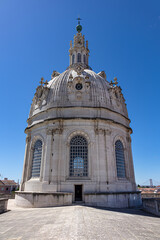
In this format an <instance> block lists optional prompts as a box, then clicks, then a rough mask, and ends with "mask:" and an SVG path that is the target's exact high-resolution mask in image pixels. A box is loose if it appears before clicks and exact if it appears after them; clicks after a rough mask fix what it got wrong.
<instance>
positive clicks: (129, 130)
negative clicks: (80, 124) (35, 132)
mask: <svg viewBox="0 0 160 240" xmlns="http://www.w3.org/2000/svg"><path fill="white" fill-rule="evenodd" d="M74 119H79V120H80V119H82V120H83V119H85V120H90V121H91V120H93V121H94V120H103V121H106V122H108V123H113V124H117V125H120V126H122V127H124V128H125V129H127V131H128V132H129V133H132V129H131V128H130V127H127V126H125V125H124V124H122V123H119V122H116V121H114V120H111V119H106V118H87V117H81V118H80V117H78V118H77V117H75V118H73V117H71V118H50V119H45V120H43V121H42V122H40V123H36V124H34V125H32V126H29V127H27V128H26V129H25V133H28V132H29V131H30V130H31V129H32V128H34V127H35V126H41V125H43V124H44V123H46V122H48V123H49V122H51V121H55V120H62V121H64V120H74ZM57 129H58V131H62V129H63V127H62V128H61V127H58V128H57ZM57 133H58V132H57ZM106 134H109V132H108V133H106Z"/></svg>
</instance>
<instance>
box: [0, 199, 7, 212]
mask: <svg viewBox="0 0 160 240" xmlns="http://www.w3.org/2000/svg"><path fill="white" fill-rule="evenodd" d="M7 203H8V199H7V198H0V213H3V212H6V211H7Z"/></svg>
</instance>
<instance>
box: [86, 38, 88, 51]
mask: <svg viewBox="0 0 160 240" xmlns="http://www.w3.org/2000/svg"><path fill="white" fill-rule="evenodd" d="M86 48H87V49H88V40H87V41H86Z"/></svg>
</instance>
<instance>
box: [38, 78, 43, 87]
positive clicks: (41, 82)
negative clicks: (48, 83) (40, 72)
mask: <svg viewBox="0 0 160 240" xmlns="http://www.w3.org/2000/svg"><path fill="white" fill-rule="evenodd" d="M43 80H44V78H43V77H42V78H41V81H40V82H39V83H40V84H41V86H42V85H43V83H44V82H43Z"/></svg>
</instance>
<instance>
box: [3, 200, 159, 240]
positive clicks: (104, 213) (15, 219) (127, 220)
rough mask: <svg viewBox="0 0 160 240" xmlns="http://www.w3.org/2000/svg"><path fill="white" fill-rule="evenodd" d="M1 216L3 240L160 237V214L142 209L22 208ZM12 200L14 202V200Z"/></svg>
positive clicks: (98, 239) (83, 207)
mask: <svg viewBox="0 0 160 240" xmlns="http://www.w3.org/2000/svg"><path fill="white" fill-rule="evenodd" d="M13 202H14V200H9V209H11V211H9V212H7V213H5V214H2V215H1V216H0V239H1V240H49V239H52V240H103V239H105V240H106V239H108V240H121V239H123V240H135V239H138V240H144V239H147V240H153V239H154V240H159V239H160V228H159V224H160V218H157V217H154V216H153V215H150V214H147V213H145V212H143V211H141V210H135V209H128V210H126V209H125V210H124V209H121V210H116V209H115V210H111V209H109V210H107V209H102V208H92V207H86V206H78V205H74V206H67V207H54V208H53V207H51V208H30V209H24V208H18V207H14V206H13ZM10 203H12V206H11V204H10Z"/></svg>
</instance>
